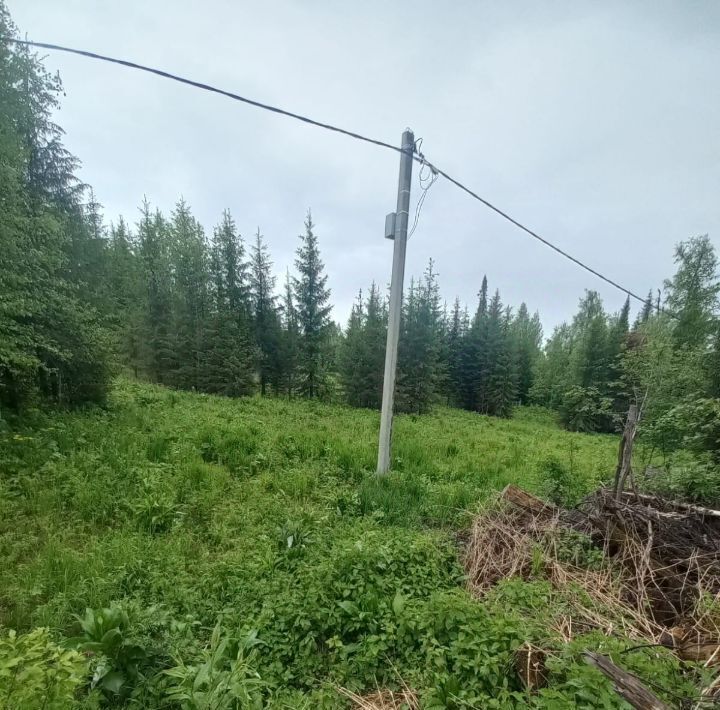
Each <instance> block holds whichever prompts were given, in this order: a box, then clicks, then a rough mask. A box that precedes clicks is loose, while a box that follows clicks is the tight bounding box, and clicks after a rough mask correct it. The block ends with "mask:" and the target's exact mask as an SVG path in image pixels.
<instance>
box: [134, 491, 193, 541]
mask: <svg viewBox="0 0 720 710" xmlns="http://www.w3.org/2000/svg"><path fill="white" fill-rule="evenodd" d="M130 509H131V511H132V514H133V516H134V518H135V520H136V521H137V524H138V526H139V527H140V528H141V529H142V530H146V531H147V532H149V533H153V534H157V533H164V532H167V531H168V530H170V529H171V528H172V526H173V525H174V524H175V522H176V521H177V520H178V519H179V518H180V516H181V514H182V508H181V507H180V506H179V505H178V504H177V503H175V502H174V501H173V500H172V499H171V498H170V496H169V495H168V494H167V493H165V492H164V491H161V490H159V489H158V487H157V486H156V485H155V484H154V483H153V482H152V481H151V480H150V479H145V480H144V481H143V485H142V496H141V497H140V499H139V500H137V501H135V502H133V503H131V504H130Z"/></svg>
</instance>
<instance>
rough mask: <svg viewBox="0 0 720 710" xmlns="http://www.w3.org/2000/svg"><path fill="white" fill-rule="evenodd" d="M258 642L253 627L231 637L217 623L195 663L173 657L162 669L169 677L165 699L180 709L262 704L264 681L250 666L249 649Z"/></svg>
mask: <svg viewBox="0 0 720 710" xmlns="http://www.w3.org/2000/svg"><path fill="white" fill-rule="evenodd" d="M259 644H260V641H259V639H258V638H257V632H256V631H251V632H249V633H248V634H246V635H245V636H243V637H242V638H240V639H232V638H231V637H229V636H228V635H226V634H223V630H222V627H221V626H220V624H219V623H218V624H217V625H216V626H215V629H214V630H213V633H212V637H211V639H210V646H209V648H207V649H205V650H204V651H203V652H202V657H201V660H200V662H199V663H197V664H190V665H188V664H186V663H184V662H183V660H182V659H177V661H178V664H177V665H176V666H175V667H174V668H170V669H169V670H166V671H164V674H165V675H166V676H167V677H169V678H171V679H172V681H171V685H170V687H169V688H168V692H167V699H168V700H170V701H174V702H176V703H178V704H179V705H180V707H182V708H183V709H184V710H225V709H227V710H230V709H231V708H232V709H233V710H234V709H235V708H248V710H251V709H253V708H257V709H258V710H259V709H260V708H263V707H265V705H264V702H263V691H264V689H265V688H266V686H267V684H266V683H264V682H263V680H262V679H261V677H260V675H259V674H258V673H257V671H256V670H255V668H254V650H253V649H254V648H255V647H256V646H257V645H259Z"/></svg>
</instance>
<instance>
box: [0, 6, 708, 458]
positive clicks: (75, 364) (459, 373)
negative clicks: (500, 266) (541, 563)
mask: <svg viewBox="0 0 720 710" xmlns="http://www.w3.org/2000/svg"><path fill="white" fill-rule="evenodd" d="M14 35H16V30H15V28H14V27H13V25H12V23H11V20H10V18H9V15H8V13H7V11H6V10H5V9H4V7H3V6H2V4H0V36H14ZM60 91H61V87H60V82H59V80H58V78H57V77H55V76H52V75H50V74H49V73H48V72H47V71H46V70H45V69H44V68H43V66H42V64H41V62H40V61H39V60H38V58H37V57H36V56H35V55H33V54H32V53H31V52H30V51H29V50H28V49H27V48H25V47H18V46H15V45H11V44H10V43H8V42H4V41H0V105H2V111H1V112H0V165H2V170H0V200H2V209H0V296H1V297H2V298H1V300H0V405H1V406H2V407H3V409H14V410H17V409H22V408H23V407H26V406H28V405H31V404H34V403H38V402H40V403H42V402H53V403H57V404H60V405H62V406H70V405H76V404H82V403H86V402H102V401H103V399H104V397H105V394H106V392H107V390H108V383H109V381H110V378H111V376H112V374H113V373H114V372H116V371H117V370H118V369H119V368H126V369H128V370H130V371H131V372H133V373H134V374H135V376H137V377H142V378H145V379H148V380H151V381H153V382H158V383H162V384H164V385H168V386H171V387H177V388H182V389H193V390H196V391H199V392H208V393H215V394H220V395H226V396H242V395H248V394H254V393H259V394H261V395H273V396H284V397H296V396H298V397H308V398H321V399H333V400H339V401H345V402H347V403H348V404H350V405H352V406H357V407H369V408H376V409H377V408H379V406H380V400H381V396H382V378H383V365H384V356H385V353H384V351H385V338H386V330H387V289H386V288H385V287H384V286H383V287H381V286H379V285H377V284H371V285H370V287H369V288H368V290H367V291H365V292H364V293H362V292H361V293H360V294H359V295H358V298H357V300H356V302H355V303H354V305H353V307H352V311H351V313H350V317H349V320H348V322H347V324H346V325H345V327H344V328H340V327H339V326H338V325H337V324H335V323H334V322H333V320H332V318H331V308H332V306H331V301H330V298H331V293H330V289H329V288H328V284H327V274H326V272H325V267H324V264H323V262H322V257H321V252H320V244H319V239H318V236H317V234H316V228H315V225H314V223H313V220H312V215H311V213H310V212H308V214H307V217H306V219H305V223H304V227H303V229H302V230H301V234H300V236H299V239H298V247H297V250H296V256H295V262H294V269H293V273H290V272H289V271H288V272H287V273H286V276H285V279H284V280H283V283H282V284H280V285H278V284H277V283H276V279H275V276H274V270H273V262H272V258H271V255H270V252H269V248H268V245H267V243H266V241H265V239H264V237H263V235H262V233H261V232H260V230H259V229H258V231H257V233H256V234H254V235H253V236H252V237H251V238H249V239H245V238H243V237H241V235H240V234H239V233H238V229H237V226H236V224H235V221H234V219H233V217H232V215H231V213H230V211H228V210H226V211H225V212H223V214H222V215H221V217H220V219H219V221H218V224H217V225H216V226H215V227H214V228H213V229H212V230H211V232H210V233H209V234H207V233H206V232H205V230H204V228H203V227H202V225H201V224H200V223H199V222H198V220H197V219H196V218H195V217H194V215H193V213H192V210H191V209H190V207H189V205H188V204H187V203H186V202H185V201H184V200H180V201H179V202H178V203H177V204H176V206H175V208H174V209H173V210H172V212H171V213H170V214H169V215H165V214H163V213H162V212H160V211H159V210H157V209H152V208H151V206H150V204H149V203H148V202H147V201H145V202H143V204H142V206H141V208H140V212H139V218H138V219H137V221H136V223H135V224H133V225H130V224H128V223H127V222H126V221H125V220H123V219H122V218H121V219H119V220H118V221H117V222H116V223H115V224H111V225H106V223H105V220H104V218H103V215H102V211H101V208H100V205H99V204H98V202H97V200H96V198H95V196H94V193H93V192H92V190H91V189H90V188H89V187H88V186H85V185H83V184H81V183H80V181H79V180H78V178H77V176H76V171H77V161H76V160H75V158H74V157H73V156H72V155H70V154H69V153H68V152H67V150H66V149H65V148H64V147H63V145H62V130H61V129H60V127H58V126H57V125H55V124H54V123H53V121H52V119H51V116H52V113H53V111H54V110H55V109H56V108H57V106H58V96H59V94H60ZM675 256H676V262H677V271H676V274H675V275H674V276H673V277H672V278H671V279H669V280H668V281H666V282H665V283H664V284H663V288H662V289H661V290H658V291H657V292H652V293H650V294H649V295H648V299H647V301H646V303H645V304H644V306H643V307H642V309H641V310H640V311H639V313H638V314H637V315H636V317H635V318H634V319H631V315H632V314H631V312H630V303H629V301H627V302H626V303H625V305H624V307H623V308H622V309H621V310H620V311H619V312H618V313H608V312H607V311H606V310H605V308H604V306H603V303H602V301H601V299H600V296H599V295H598V293H597V292H594V291H588V292H586V294H585V295H584V296H583V297H582V299H581V300H580V303H579V307H578V310H577V313H576V314H575V316H574V317H573V319H572V320H571V321H570V322H568V323H563V324H562V325H560V326H558V327H557V328H555V329H554V331H553V333H552V334H551V336H550V338H549V339H548V340H547V342H546V343H543V332H542V327H541V321H540V316H539V314H538V313H531V311H530V309H529V308H528V307H527V306H526V305H525V304H521V305H520V306H519V307H518V308H516V309H514V308H511V307H510V306H508V305H507V304H504V303H503V302H502V300H501V297H500V293H499V291H497V290H491V288H490V286H489V284H488V280H487V278H485V277H483V278H482V279H481V280H480V283H479V284H478V296H477V300H476V302H475V303H473V304H471V305H470V306H466V305H463V304H462V303H461V302H460V301H459V300H458V299H455V301H454V302H452V304H451V305H449V306H448V305H447V304H446V303H445V302H444V301H443V300H442V298H441V295H440V287H439V282H438V275H437V273H436V271H435V266H434V264H433V262H432V261H430V262H429V264H428V266H427V269H426V270H425V272H424V273H423V274H422V275H421V276H420V278H413V279H411V280H410V283H409V284H408V285H407V288H406V292H405V297H404V299H403V305H402V309H403V310H402V319H401V338H400V350H399V360H398V378H397V392H396V405H397V409H398V411H404V412H416V413H423V412H426V411H428V410H429V409H430V408H431V407H432V406H434V405H435V404H445V405H450V406H455V407H462V408H465V409H467V410H471V411H476V412H480V413H483V414H488V415H493V416H502V417H506V416H510V414H511V413H512V410H513V407H514V406H516V405H518V404H538V405H542V406H545V407H549V408H551V409H554V410H556V411H557V412H558V415H559V417H560V418H561V420H562V422H563V423H564V424H565V426H567V427H568V428H570V429H575V430H581V431H600V432H603V431H606V432H608V431H614V430H616V429H617V427H618V425H619V423H620V422H621V420H622V416H623V414H624V412H625V411H627V407H628V404H629V403H630V402H631V401H634V402H636V403H641V404H642V405H643V416H644V421H645V422H646V426H648V427H654V429H653V430H654V431H656V432H660V433H658V434H657V436H658V437H661V438H662V441H664V442H667V441H680V440H681V439H682V441H684V442H685V443H686V444H687V441H686V439H688V437H690V436H691V434H692V432H691V430H690V428H689V427H686V429H685V431H684V433H682V434H681V433H678V431H679V430H678V428H677V426H675V425H676V424H677V422H678V421H679V420H682V421H689V419H688V417H689V416H690V415H689V414H688V412H689V411H690V410H693V411H694V414H693V416H694V417H695V418H696V419H698V418H700V419H702V417H705V418H704V419H702V422H704V424H703V426H704V427H705V428H704V429H703V428H702V427H701V429H697V428H696V431H695V432H694V435H695V436H700V431H701V430H702V431H703V432H705V433H704V435H705V436H706V437H710V438H712V436H714V433H713V431H712V430H711V426H710V424H708V422H710V421H711V420H712V417H711V415H710V414H709V412H710V411H711V410H712V411H715V409H717V397H718V395H719V394H720V336H719V333H720V321H719V320H718V292H719V289H720V287H719V286H718V279H717V276H716V274H717V257H716V253H715V250H714V247H713V245H712V243H711V242H710V240H709V238H708V237H707V236H704V237H703V236H700V237H694V238H692V239H690V240H688V241H686V242H683V243H681V244H680V245H679V246H678V247H677V250H676V254H675ZM631 320H632V322H631ZM698 403H701V404H699V405H698ZM678 407H680V408H681V409H680V410H678V409H677V408H678ZM682 407H685V409H682ZM698 407H700V408H701V409H702V408H703V407H704V409H702V411H700V409H698ZM693 408H694V409H693ZM713 408H715V409H713ZM695 410H697V411H695ZM692 421H694V422H695V423H696V424H697V422H696V421H695V420H692ZM698 421H699V420H698ZM673 422H674V424H673ZM702 422H701V423H702ZM712 422H714V420H712ZM698 426H699V425H698ZM673 427H675V428H673ZM719 430H720V429H719ZM658 440H660V439H658ZM718 440H720V437H718Z"/></svg>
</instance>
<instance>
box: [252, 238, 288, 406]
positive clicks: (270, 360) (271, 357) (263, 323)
mask: <svg viewBox="0 0 720 710" xmlns="http://www.w3.org/2000/svg"><path fill="white" fill-rule="evenodd" d="M274 291H275V276H273V273H272V261H271V260H270V254H269V252H268V249H267V246H266V245H265V242H264V241H263V237H262V234H260V228H258V231H257V233H256V234H255V244H254V245H253V247H252V249H251V251H250V302H251V308H252V320H253V329H254V335H255V344H256V347H257V357H258V359H257V372H258V379H259V381H260V393H261V394H263V395H264V394H267V392H268V390H269V389H270V388H272V389H274V390H275V392H276V393H277V392H278V391H279V389H280V380H281V353H280V316H279V314H278V309H277V303H276V301H277V298H276V296H275V293H274Z"/></svg>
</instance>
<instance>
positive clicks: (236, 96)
mask: <svg viewBox="0 0 720 710" xmlns="http://www.w3.org/2000/svg"><path fill="white" fill-rule="evenodd" d="M0 41H3V42H13V43H15V44H20V45H23V46H26V47H39V48H41V49H54V50H56V51H58V52H67V53H69V54H78V55H80V56H81V57H88V58H89V59H99V60H101V61H103V62H110V63H111V64H120V65H121V66H124V67H128V68H129V69H138V70H139V71H144V72H148V73H149V74H155V75H156V76H161V77H163V78H164V79H170V80H172V81H178V82H180V83H181V84H187V85H188V86H193V87H195V88H196V89H202V90H203V91H209V92H211V93H213V94H220V95H221V96H227V97H228V98H230V99H234V100H235V101H242V102H243V103H245V104H249V105H250V106H255V107H256V108H261V109H264V110H265V111H272V113H278V114H280V115H282V116H287V117H288V118H294V119H295V120H297V121H302V122H303V123H309V124H310V125H311V126H317V127H318V128H325V129H326V130H328V131H335V132H336V133H342V134H343V135H345V136H349V137H350V138H355V139H357V140H360V141H365V142H366V143H372V144H373V145H378V146H381V147H382V148H389V149H390V150H394V151H395V152H396V153H402V152H403V151H402V148H399V147H398V146H396V145H392V143H386V142H385V141H381V140H377V139H375V138H369V137H368V136H363V135H362V134H360V133H355V131H349V130H347V129H345V128H339V127H338V126H333V125H332V124H330V123H323V122H322V121H316V120H315V119H314V118H309V117H308V116H303V115H301V114H299V113H294V112H293V111H287V110H286V109H283V108H280V107H278V106H272V105H270V104H266V103H262V102H261V101H255V100H254V99H249V98H247V97H246V96H240V94H235V93H233V92H232V91H226V90H225V89H220V88H219V87H217V86H212V85H211V84H204V83H203V82H200V81H195V80H193V79H188V78H186V77H183V76H178V75H177V74H172V73H171V72H167V71H163V70H162V69H155V68H154V67H148V66H146V65H144V64H138V63H137V62H131V61H128V60H127V59H117V58H116V57H108V56H107V55H105V54H97V53H96V52H88V51H87V50H84V49H74V48H72V47H63V46H62V45H59V44H50V43H48V42H32V41H30V40H27V39H15V38H11V37H0Z"/></svg>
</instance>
